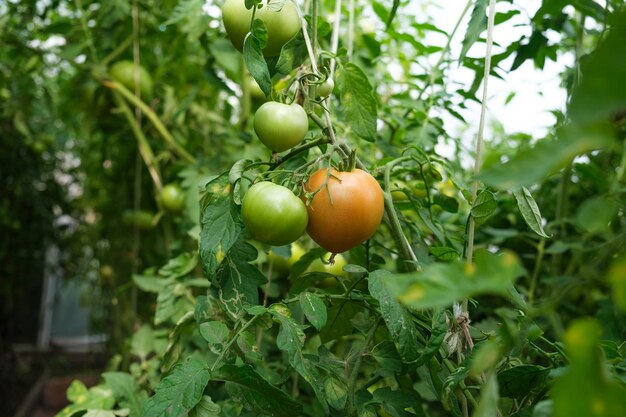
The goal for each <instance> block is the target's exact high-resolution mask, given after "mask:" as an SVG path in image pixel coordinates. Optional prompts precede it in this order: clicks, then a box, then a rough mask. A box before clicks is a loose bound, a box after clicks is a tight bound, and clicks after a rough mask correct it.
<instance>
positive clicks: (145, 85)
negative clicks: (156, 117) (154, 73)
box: [109, 61, 152, 99]
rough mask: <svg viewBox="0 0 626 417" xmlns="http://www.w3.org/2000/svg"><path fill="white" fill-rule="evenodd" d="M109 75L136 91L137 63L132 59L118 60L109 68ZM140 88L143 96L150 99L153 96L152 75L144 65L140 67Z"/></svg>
mask: <svg viewBox="0 0 626 417" xmlns="http://www.w3.org/2000/svg"><path fill="white" fill-rule="evenodd" d="M109 76H110V77H111V78H112V79H113V80H115V81H117V82H118V83H120V84H122V85H123V86H124V87H126V88H128V89H129V90H130V91H131V92H133V93H134V92H135V64H134V63H133V62H132V61H119V62H116V63H115V64H113V66H111V68H110V69H109ZM139 90H140V91H141V96H142V97H144V98H148V99H149V98H151V97H152V77H151V76H150V73H149V72H148V71H147V70H146V69H145V68H144V67H142V66H140V67H139Z"/></svg>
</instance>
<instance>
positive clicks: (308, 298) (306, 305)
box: [299, 291, 328, 330]
mask: <svg viewBox="0 0 626 417" xmlns="http://www.w3.org/2000/svg"><path fill="white" fill-rule="evenodd" d="M299 299H300V306H301V307H302V311H303V312H304V315H305V316H306V318H307V320H308V321H309V322H310V323H311V324H312V325H313V326H314V327H315V328H316V329H317V330H321V329H322V328H323V327H324V326H325V325H326V320H327V319H328V313H327V311H326V305H325V304H324V302H323V301H322V300H321V299H320V298H319V297H318V296H317V295H315V294H312V293H310V292H306V291H305V292H301V293H300V297H299Z"/></svg>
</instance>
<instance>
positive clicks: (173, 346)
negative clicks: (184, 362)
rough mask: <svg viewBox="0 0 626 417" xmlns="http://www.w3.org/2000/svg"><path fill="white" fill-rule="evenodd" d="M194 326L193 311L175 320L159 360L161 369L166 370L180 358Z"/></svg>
mask: <svg viewBox="0 0 626 417" xmlns="http://www.w3.org/2000/svg"><path fill="white" fill-rule="evenodd" d="M195 328H196V321H195V317H194V312H193V311H189V312H188V313H187V314H185V315H184V316H183V317H181V318H180V320H178V322H176V326H175V327H174V330H173V331H172V333H171V334H170V335H169V343H168V345H167V349H166V351H165V355H164V356H163V360H162V361H161V369H162V370H164V371H168V370H169V369H170V368H171V367H172V366H173V365H174V364H175V363H176V362H177V361H178V360H179V359H180V356H181V354H182V353H183V351H184V349H185V345H186V344H187V341H188V340H189V338H190V337H191V335H192V333H193V331H194V329H195Z"/></svg>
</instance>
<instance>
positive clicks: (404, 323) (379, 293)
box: [367, 270, 419, 362]
mask: <svg viewBox="0 0 626 417" xmlns="http://www.w3.org/2000/svg"><path fill="white" fill-rule="evenodd" d="M392 279H394V274H392V273H391V272H387V271H383V270H378V271H374V272H372V273H371V274H370V275H369V276H368V277H367V281H368V287H369V292H370V294H371V295H372V296H373V297H374V298H376V300H378V303H379V305H380V313H381V315H382V317H383V320H385V324H386V325H387V329H388V330H389V334H390V335H391V339H392V340H393V342H394V343H395V344H396V346H397V347H398V352H399V353H400V357H402V359H403V360H404V361H406V362H412V361H414V360H416V359H417V355H418V348H419V346H418V344H417V329H416V327H415V323H414V322H413V317H412V315H411V313H409V312H408V311H407V310H406V308H404V306H402V305H401V304H400V303H399V302H398V301H397V300H396V299H395V298H393V296H392V295H391V293H390V292H389V290H388V287H387V286H386V285H385V284H386V283H387V282H388V281H389V280H392Z"/></svg>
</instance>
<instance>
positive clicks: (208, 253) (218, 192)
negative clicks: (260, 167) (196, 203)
mask: <svg viewBox="0 0 626 417" xmlns="http://www.w3.org/2000/svg"><path fill="white" fill-rule="evenodd" d="M229 189H230V183H229V182H228V176H227V175H226V174H222V175H220V176H219V177H217V178H214V179H213V180H211V181H210V182H209V183H207V185H206V194H205V196H204V197H203V198H202V211H201V212H202V220H201V223H202V231H201V232H200V259H201V260H202V268H203V270H204V272H205V274H206V275H207V276H208V277H212V276H213V274H215V271H216V270H217V268H218V266H219V264H218V262H217V253H218V251H219V250H220V249H221V250H222V252H224V253H227V252H228V251H229V250H230V248H231V246H232V245H233V244H234V243H235V242H236V241H237V239H238V238H239V236H240V235H241V234H242V232H243V231H244V225H243V221H242V220H241V215H240V213H239V207H238V206H237V205H236V204H235V203H234V202H233V201H232V200H231V198H230V194H229V192H228V190H229Z"/></svg>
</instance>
